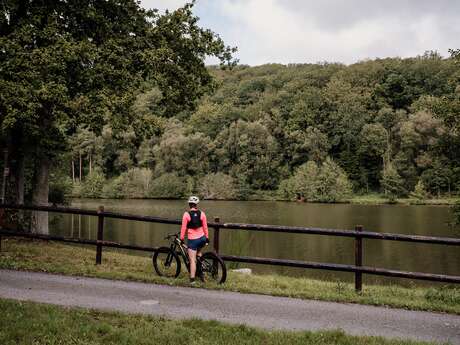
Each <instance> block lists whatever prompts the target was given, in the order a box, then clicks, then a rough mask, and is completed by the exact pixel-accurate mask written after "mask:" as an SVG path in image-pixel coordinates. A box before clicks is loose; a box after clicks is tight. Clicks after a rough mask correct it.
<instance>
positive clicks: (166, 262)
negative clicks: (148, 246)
mask: <svg viewBox="0 0 460 345" xmlns="http://www.w3.org/2000/svg"><path fill="white" fill-rule="evenodd" d="M165 239H167V240H170V241H171V244H170V246H169V247H160V248H158V250H157V251H155V253H154V254H153V257H152V261H153V267H154V268H155V272H156V273H157V274H158V275H159V276H162V277H170V278H177V277H178V276H179V274H180V271H181V260H180V258H182V260H183V262H184V264H185V267H187V270H188V271H189V272H190V258H189V256H188V251H187V245H186V244H185V243H184V242H182V241H181V240H180V239H179V234H169V235H168V236H166V237H165ZM196 276H197V277H198V278H200V279H201V280H202V281H203V282H206V281H213V282H216V283H218V284H222V283H224V282H225V279H227V268H226V267H225V263H224V261H223V260H222V258H221V257H220V256H219V255H217V254H216V253H213V252H206V253H203V255H202V256H201V257H199V256H197V258H196Z"/></svg>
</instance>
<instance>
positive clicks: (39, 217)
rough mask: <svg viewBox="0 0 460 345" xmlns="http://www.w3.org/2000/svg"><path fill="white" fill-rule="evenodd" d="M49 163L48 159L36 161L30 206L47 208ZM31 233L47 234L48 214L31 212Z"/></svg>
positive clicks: (42, 158) (43, 158)
mask: <svg viewBox="0 0 460 345" xmlns="http://www.w3.org/2000/svg"><path fill="white" fill-rule="evenodd" d="M50 166H51V162H50V159H49V158H48V157H41V158H39V159H38V160H37V166H36V172H35V177H34V183H33V190H32V204H33V205H36V206H48V193H49V174H50ZM31 231H32V232H34V233H39V234H48V233H49V229H48V212H35V211H34V212H32V222H31Z"/></svg>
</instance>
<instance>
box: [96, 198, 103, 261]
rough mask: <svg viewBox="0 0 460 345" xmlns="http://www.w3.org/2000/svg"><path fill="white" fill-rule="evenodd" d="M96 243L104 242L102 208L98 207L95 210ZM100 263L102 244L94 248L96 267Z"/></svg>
mask: <svg viewBox="0 0 460 345" xmlns="http://www.w3.org/2000/svg"><path fill="white" fill-rule="evenodd" d="M97 213H98V216H97V241H98V242H99V241H103V240H104V215H103V214H102V213H104V206H99V208H98V209H97ZM101 262H102V244H100V243H98V244H97V246H96V265H100V264H101Z"/></svg>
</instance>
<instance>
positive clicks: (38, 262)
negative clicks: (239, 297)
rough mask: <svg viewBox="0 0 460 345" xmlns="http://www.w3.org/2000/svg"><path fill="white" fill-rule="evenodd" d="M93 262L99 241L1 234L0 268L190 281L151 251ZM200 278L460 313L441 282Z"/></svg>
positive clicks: (250, 288) (106, 255) (454, 290)
mask: <svg viewBox="0 0 460 345" xmlns="http://www.w3.org/2000/svg"><path fill="white" fill-rule="evenodd" d="M94 262H95V248H94V247H81V246H74V245H65V244H61V243H53V242H45V241H31V240H26V239H12V238H8V239H5V238H4V239H3V240H2V251H1V253H0V268H6V269H16V270H30V271H40V272H52V273H61V274H66V275H77V276H87V277H99V278H107V279H121V280H130V281H141V282H149V283H156V284H166V285H178V286H188V284H189V283H188V278H187V276H186V275H185V273H182V274H181V276H179V278H178V279H168V278H162V277H159V276H157V275H156V274H155V273H154V272H153V268H152V263H151V259H150V258H149V257H146V256H144V257H142V256H135V255H128V254H126V253H123V252H117V251H108V250H104V252H103V260H102V265H98V266H96V265H95V264H94ZM200 284H201V283H200ZM200 284H198V287H205V288H209V289H222V290H227V291H238V292H245V293H259V294H266V295H274V296H287V297H296V298H303V299H316V300H324V301H336V302H347V303H359V304H368V305H377V306H388V307H395V308H404V309H410V310H425V311H436V312H445V313H452V314H460V288H459V287H453V286H451V285H450V286H441V287H436V288H434V287H432V288H430V287H410V288H408V287H401V286H397V285H392V286H379V285H364V287H363V291H362V293H360V294H358V293H356V292H355V291H354V286H353V284H349V283H344V282H327V281H320V280H312V279H305V278H295V277H287V276H279V275H250V276H247V275H243V274H240V273H235V272H229V275H228V277H227V282H226V283H225V284H223V285H216V284H212V283H206V284H205V285H200Z"/></svg>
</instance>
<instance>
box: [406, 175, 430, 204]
mask: <svg viewBox="0 0 460 345" xmlns="http://www.w3.org/2000/svg"><path fill="white" fill-rule="evenodd" d="M429 196H430V194H429V193H428V192H427V190H426V188H425V184H424V183H423V181H422V180H419V181H418V182H417V184H416V185H415V188H414V191H412V192H411V193H410V197H411V198H415V199H418V200H424V199H426V198H428V197H429Z"/></svg>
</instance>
